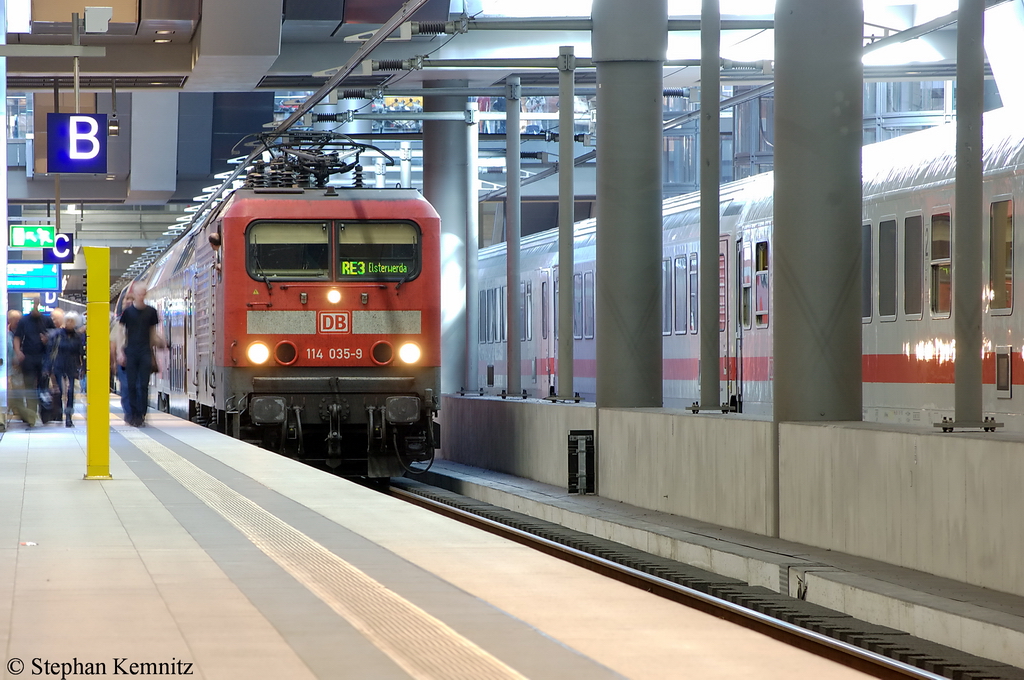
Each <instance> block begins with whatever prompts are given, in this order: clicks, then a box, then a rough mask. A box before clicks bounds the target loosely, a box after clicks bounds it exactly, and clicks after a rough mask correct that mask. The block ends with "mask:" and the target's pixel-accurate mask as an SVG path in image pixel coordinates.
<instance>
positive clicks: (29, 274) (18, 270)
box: [7, 262, 61, 292]
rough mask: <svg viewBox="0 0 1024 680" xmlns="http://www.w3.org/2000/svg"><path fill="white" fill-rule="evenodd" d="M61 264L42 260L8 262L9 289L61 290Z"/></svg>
mask: <svg viewBox="0 0 1024 680" xmlns="http://www.w3.org/2000/svg"><path fill="white" fill-rule="evenodd" d="M60 288H61V286H60V265H59V264H44V263H42V262H8V263H7V290H9V291H11V292H21V291H44V290H56V291H59V290H60Z"/></svg>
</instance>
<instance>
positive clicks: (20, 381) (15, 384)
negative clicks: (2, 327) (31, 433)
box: [7, 309, 36, 427]
mask: <svg viewBox="0 0 1024 680" xmlns="http://www.w3.org/2000/svg"><path fill="white" fill-rule="evenodd" d="M19 321H21V312H20V311H18V310H17V309H12V310H10V311H9V312H7V395H8V405H9V406H10V407H11V410H12V411H14V415H16V416H18V418H20V419H21V420H22V422H24V423H25V426H26V427H33V426H34V425H35V424H36V414H35V413H34V412H32V411H31V410H29V408H28V405H27V404H26V402H25V381H24V378H23V377H22V375H21V365H20V364H19V362H18V361H17V360H16V359H15V358H14V329H15V328H16V327H17V325H18V322H19Z"/></svg>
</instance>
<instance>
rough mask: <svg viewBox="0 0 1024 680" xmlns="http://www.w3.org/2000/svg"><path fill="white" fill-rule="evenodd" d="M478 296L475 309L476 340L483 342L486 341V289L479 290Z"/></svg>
mask: <svg viewBox="0 0 1024 680" xmlns="http://www.w3.org/2000/svg"><path fill="white" fill-rule="evenodd" d="M479 298H480V301H479V302H478V303H477V304H478V305H479V306H478V307H477V311H476V322H477V323H476V341H477V343H480V344H483V343H485V342H487V291H485V290H482V291H480V293H479Z"/></svg>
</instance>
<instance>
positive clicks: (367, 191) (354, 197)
mask: <svg viewBox="0 0 1024 680" xmlns="http://www.w3.org/2000/svg"><path fill="white" fill-rule="evenodd" d="M332 188H333V189H334V191H335V192H336V193H335V194H334V195H328V194H327V189H291V188H280V189H275V188H258V189H236V190H235V191H234V192H233V193H232V194H231V196H232V198H236V199H242V198H245V199H263V200H277V201H280V200H288V199H295V200H302V201H319V200H323V201H338V200H342V201H393V200H396V199H406V200H410V199H414V200H426V199H424V198H423V194H421V193H420V192H419V190H417V189H400V188H390V187H388V188H381V189H378V188H377V187H363V188H360V189H354V188H351V187H332Z"/></svg>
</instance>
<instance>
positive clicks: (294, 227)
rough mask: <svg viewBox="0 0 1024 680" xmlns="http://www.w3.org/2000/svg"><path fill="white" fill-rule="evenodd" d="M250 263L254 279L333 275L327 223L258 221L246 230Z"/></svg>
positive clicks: (311, 277) (304, 277) (247, 256)
mask: <svg viewBox="0 0 1024 680" xmlns="http://www.w3.org/2000/svg"><path fill="white" fill-rule="evenodd" d="M246 244H247V248H246V266H247V267H248V269H249V275H250V276H252V277H253V278H254V279H316V280H323V279H328V278H330V274H331V241H330V232H329V231H328V228H327V224H326V223H325V222H255V223H253V224H252V225H251V226H250V227H249V230H248V231H247V232H246Z"/></svg>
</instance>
